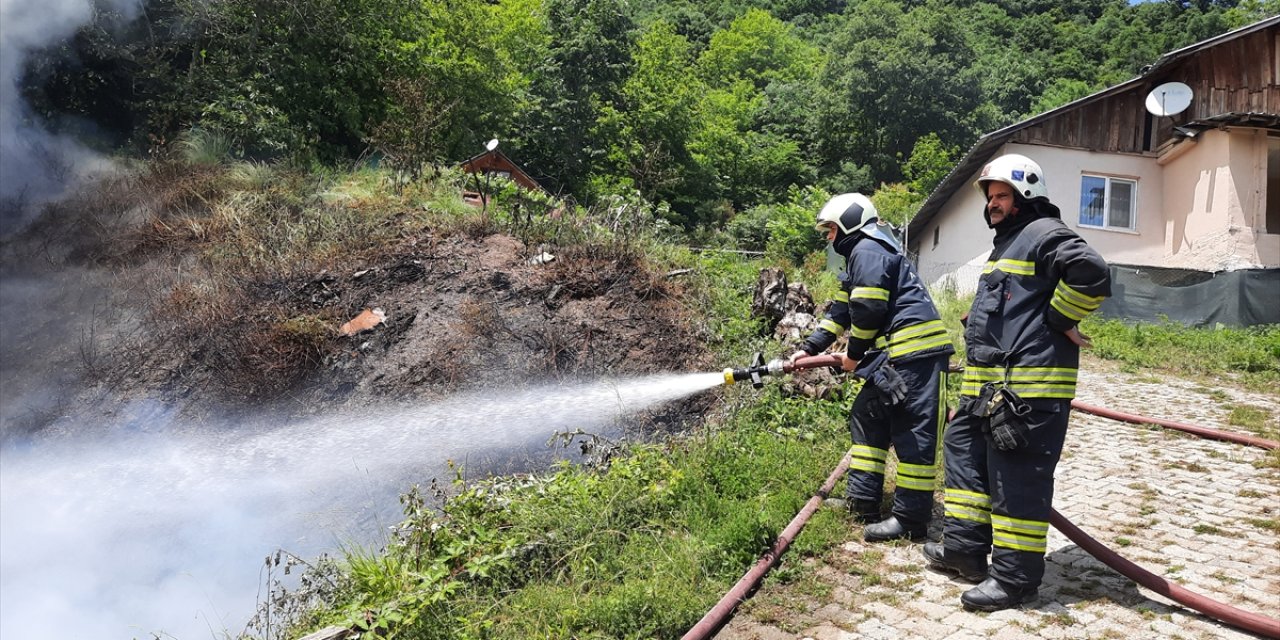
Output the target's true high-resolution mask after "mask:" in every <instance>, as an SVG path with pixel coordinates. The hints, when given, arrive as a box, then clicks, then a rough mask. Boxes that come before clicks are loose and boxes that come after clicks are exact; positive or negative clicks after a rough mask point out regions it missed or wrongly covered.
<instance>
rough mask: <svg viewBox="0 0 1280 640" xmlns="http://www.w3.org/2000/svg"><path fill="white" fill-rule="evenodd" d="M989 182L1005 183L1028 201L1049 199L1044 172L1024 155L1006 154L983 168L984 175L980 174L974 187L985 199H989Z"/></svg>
mask: <svg viewBox="0 0 1280 640" xmlns="http://www.w3.org/2000/svg"><path fill="white" fill-rule="evenodd" d="M988 182H1003V183H1005V184H1007V185H1009V186H1010V187H1012V188H1013V190H1014V191H1015V192H1017V193H1018V194H1019V195H1021V196H1022V197H1024V198H1026V199H1027V200H1035V199H1036V198H1044V199H1045V200H1048V199H1049V186H1048V185H1047V184H1045V181H1044V171H1042V170H1041V169H1040V165H1038V164H1036V161H1035V160H1032V159H1031V158H1028V157H1026V156H1024V155H1019V154H1016V153H1009V154H1005V155H1003V156H1000V157H999V158H996V159H995V160H992V161H991V162H988V163H987V164H986V166H984V167H982V173H979V174H978V179H977V180H976V181H974V183H973V186H974V187H976V188H977V189H978V191H979V192H980V193H981V194H982V197H983V198H984V199H985V198H986V197H987V185H986V183H988Z"/></svg>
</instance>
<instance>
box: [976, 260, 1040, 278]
mask: <svg viewBox="0 0 1280 640" xmlns="http://www.w3.org/2000/svg"><path fill="white" fill-rule="evenodd" d="M996 270H1000V271H1003V272H1005V273H1012V274H1014V275H1019V276H1034V275H1035V274H1036V263H1035V262H1033V261H1031V260H1013V259H1011V258H1001V259H999V260H988V261H987V266H985V267H983V269H982V274H983V275H986V274H988V273H991V272H992V271H996Z"/></svg>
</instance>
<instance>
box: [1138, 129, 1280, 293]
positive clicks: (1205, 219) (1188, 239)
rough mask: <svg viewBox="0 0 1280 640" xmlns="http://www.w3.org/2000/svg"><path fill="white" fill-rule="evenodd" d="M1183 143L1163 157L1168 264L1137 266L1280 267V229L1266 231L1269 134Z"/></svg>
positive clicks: (1225, 134) (1210, 134)
mask: <svg viewBox="0 0 1280 640" xmlns="http://www.w3.org/2000/svg"><path fill="white" fill-rule="evenodd" d="M1178 147H1179V148H1175V149H1173V150H1170V151H1168V152H1166V153H1165V155H1164V156H1163V157H1162V158H1161V162H1162V163H1164V174H1165V176H1164V184H1165V188H1164V197H1165V201H1166V203H1167V204H1168V206H1166V207H1165V210H1164V215H1165V253H1164V256H1163V258H1164V262H1159V263H1139V264H1158V265H1160V266H1169V267H1182V268H1189V269H1202V270H1205V271H1224V270H1234V269H1244V268H1256V267H1277V266H1280V234H1277V233H1267V229H1266V219H1265V215H1266V199H1267V197H1268V196H1267V173H1266V172H1267V139H1266V134H1265V132H1262V131H1254V130H1247V129H1235V130H1231V129H1228V130H1226V131H1220V130H1209V131H1205V132H1203V133H1201V134H1200V135H1198V136H1196V137H1195V138H1194V139H1193V140H1186V141H1183V142H1181V143H1179V144H1178ZM1184 148H1185V150H1184ZM1271 197H1280V194H1272V195H1271ZM1275 231H1280V229H1277V230H1275Z"/></svg>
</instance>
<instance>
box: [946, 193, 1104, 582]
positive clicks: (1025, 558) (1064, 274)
mask: <svg viewBox="0 0 1280 640" xmlns="http://www.w3.org/2000/svg"><path fill="white" fill-rule="evenodd" d="M1043 205H1045V206H1044V207H1043V211H1045V212H1047V213H1046V214H1044V215H1043V217H1038V218H1035V219H1033V220H1032V221H1030V222H1026V221H1019V223H1018V224H1017V225H1016V226H1013V227H1012V228H1007V229H1003V230H1002V229H1000V227H999V226H997V227H996V229H997V236H996V242H995V248H994V249H993V250H992V252H991V258H990V259H989V260H988V261H987V264H986V267H985V268H984V269H983V275H982V278H981V280H980V281H979V283H978V291H977V294H976V297H975V298H974V301H973V307H972V308H971V309H970V311H969V316H968V319H967V322H966V327H965V334H964V337H965V347H966V362H965V373H964V383H963V385H962V388H961V402H960V407H959V409H958V411H957V413H956V417H955V419H954V420H953V421H952V422H951V424H950V425H949V426H948V427H947V431H946V437H945V439H944V441H945V442H944V451H945V459H946V492H945V499H944V502H945V514H946V515H945V519H944V527H943V528H944V536H945V538H944V544H945V546H946V549H947V551H946V553H947V554H948V555H951V554H956V555H968V556H978V555H981V556H985V555H986V554H987V552H988V550H991V549H992V547H993V546H994V550H993V551H992V561H991V575H992V576H993V577H995V578H996V579H997V580H999V581H1001V582H1003V583H1005V584H1008V585H1011V586H1014V587H1017V588H1024V589H1026V588H1035V587H1037V586H1039V584H1040V581H1041V579H1042V578H1043V576H1044V553H1045V550H1046V546H1045V539H1046V535H1047V534H1048V530H1049V522H1048V520H1049V511H1050V506H1051V502H1052V498H1053V470H1054V467H1055V466H1056V465H1057V462H1058V458H1059V456H1060V455H1061V454H1062V445H1063V441H1064V439H1065V437H1066V430H1067V420H1068V416H1069V413H1070V409H1071V405H1070V403H1071V399H1072V398H1073V397H1075V391H1076V374H1077V372H1078V370H1079V366H1080V349H1079V347H1078V346H1077V345H1075V344H1074V343H1072V342H1071V340H1070V339H1068V338H1067V336H1066V335H1064V333H1063V332H1064V331H1066V330H1068V329H1070V328H1071V327H1073V326H1075V325H1076V324H1077V323H1078V322H1079V321H1080V320H1081V319H1082V318H1084V317H1085V316H1086V315H1088V314H1089V313H1091V312H1092V311H1094V310H1095V309H1097V308H1098V306H1099V305H1100V304H1101V303H1102V300H1103V298H1105V297H1106V296H1109V295H1110V294H1111V284H1110V283H1111V281H1110V276H1109V273H1108V269H1107V264H1106V262H1105V261H1103V259H1102V257H1101V256H1099V255H1098V253H1097V252H1095V251H1094V250H1093V249H1092V248H1091V247H1089V245H1088V244H1086V243H1085V242H1084V240H1083V239H1081V238H1080V237H1079V236H1077V235H1076V234H1075V233H1074V232H1073V231H1071V230H1070V229H1069V228H1067V226H1066V225H1065V224H1064V223H1063V222H1062V221H1061V220H1060V219H1058V217H1057V215H1056V214H1057V208H1056V207H1053V206H1052V205H1048V204H1047V203H1043ZM1033 215H1034V214H1033ZM987 383H996V384H997V385H998V386H1007V388H1009V389H1010V390H1012V391H1013V392H1015V393H1016V394H1018V395H1019V396H1021V398H1022V399H1023V400H1025V401H1026V404H1028V405H1030V407H1031V408H1032V410H1031V412H1030V413H1029V414H1028V415H1027V416H1026V417H1025V425H1026V426H1027V427H1028V428H1029V435H1028V437H1027V440H1028V442H1027V444H1026V445H1025V446H1022V447H1021V448H1018V449H1016V450H1000V449H997V448H996V447H995V446H993V443H992V440H991V438H990V436H989V434H988V431H989V429H990V423H989V419H988V418H984V417H982V416H980V415H978V414H979V412H980V411H979V409H980V408H979V407H977V405H979V404H982V403H980V402H979V401H978V396H979V395H980V394H981V392H982V387H983V385H984V384H987Z"/></svg>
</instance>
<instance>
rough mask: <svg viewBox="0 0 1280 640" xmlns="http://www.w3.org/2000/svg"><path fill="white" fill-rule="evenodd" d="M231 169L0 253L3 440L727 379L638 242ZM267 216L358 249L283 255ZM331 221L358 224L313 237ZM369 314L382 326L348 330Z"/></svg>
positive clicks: (89, 205) (52, 215)
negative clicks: (668, 377) (517, 224)
mask: <svg viewBox="0 0 1280 640" xmlns="http://www.w3.org/2000/svg"><path fill="white" fill-rule="evenodd" d="M227 173H228V172H227V170H221V171H220V170H213V169H208V168H195V169H194V170H193V171H191V172H187V173H184V172H181V171H178V170H176V169H175V168H174V167H172V166H169V167H161V166H157V167H154V168H152V169H150V170H149V171H148V172H146V173H144V174H142V175H140V176H132V177H129V178H115V179H111V180H105V181H102V182H100V183H98V184H97V185H95V186H93V187H89V188H86V189H85V190H83V191H82V192H80V193H79V194H77V195H76V196H74V197H72V198H69V199H67V200H64V201H63V202H62V203H60V204H58V205H56V206H53V207H50V208H49V209H48V210H46V212H45V214H44V217H43V218H41V219H40V220H39V221H38V222H37V223H36V224H33V225H32V226H30V227H29V228H28V229H27V230H26V231H25V232H23V233H21V234H19V235H16V236H13V237H10V238H9V239H7V240H6V241H5V242H4V246H3V263H2V265H0V269H2V271H0V273H3V274H4V283H5V285H6V286H5V289H6V291H5V305H4V306H5V307H6V308H5V309H4V315H5V318H4V319H5V326H6V329H5V336H4V337H5V339H4V341H3V342H4V344H3V349H4V360H5V362H6V366H5V374H4V377H5V380H3V382H4V383H5V387H6V389H9V391H7V392H6V394H5V395H6V402H5V404H6V405H7V407H6V411H5V419H4V422H5V424H4V432H5V435H6V437H11V436H13V435H15V434H30V433H35V432H39V431H41V430H43V429H46V428H49V427H50V426H52V425H57V424H59V423H60V422H61V421H63V420H65V419H66V418H67V417H68V416H69V415H70V414H72V413H84V412H88V411H105V412H107V413H110V412H113V411H117V410H119V408H120V407H121V406H123V404H125V403H128V402H130V401H136V400H140V399H146V400H148V401H156V402H159V403H161V404H162V405H163V406H164V407H165V408H166V410H172V411H176V412H178V413H179V414H180V415H185V416H188V417H199V416H201V415H205V414H210V413H217V414H224V415H225V414H236V413H241V412H245V413H248V412H255V411H264V410H270V411H273V412H283V413H286V414H292V415H303V414H313V413H321V412H325V411H327V410H329V409H332V408H334V407H337V406H346V407H352V406H355V407H358V406H362V405H366V404H373V403H378V402H385V401H388V400H407V399H418V398H435V397H442V396H445V395H448V394H451V393H454V392H457V391H459V390H463V389H472V388H477V387H494V386H499V385H520V384H526V383H529V382H531V381H536V382H546V381H548V380H569V379H583V378H591V377H596V376H602V375H609V376H624V375H638V374H647V373H658V372H684V371H694V370H711V369H712V368H714V367H713V364H712V363H711V362H710V360H711V358H710V356H709V354H708V351H707V350H706V349H705V346H704V345H705V344H706V342H707V337H708V336H707V335H705V333H706V332H705V330H704V329H702V328H700V326H699V325H698V324H697V322H696V321H695V320H694V319H693V318H695V317H696V314H693V313H691V312H690V310H691V308H692V305H694V304H696V302H693V301H692V300H691V298H690V292H689V291H688V290H687V289H686V288H685V287H684V286H683V283H682V281H681V280H680V278H678V277H668V276H667V274H666V271H665V269H664V268H663V267H661V266H660V265H656V264H655V263H654V261H652V260H650V259H649V258H648V257H647V256H646V255H645V254H644V252H643V250H642V249H640V248H639V245H637V244H634V243H630V242H627V241H625V239H624V240H619V239H618V238H616V237H615V238H613V239H611V240H610V241H608V242H599V241H597V242H590V241H588V242H584V243H566V244H561V245H557V244H549V243H546V242H537V243H536V244H535V243H534V241H535V240H537V239H538V237H537V235H536V234H532V233H529V232H528V229H527V228H526V229H523V230H522V229H512V228H511V227H510V226H509V225H506V226H505V227H504V225H503V224H502V223H501V218H499V217H497V216H496V215H495V214H494V212H492V211H483V212H482V211H476V210H470V209H469V208H458V207H457V206H456V205H454V206H455V208H454V209H453V210H452V211H451V212H449V213H447V214H441V215H435V216H423V215H422V214H421V210H422V208H423V205H420V204H418V203H413V202H410V201H409V199H407V198H405V197H404V196H399V197H387V196H381V195H379V196H370V197H367V198H365V199H363V200H356V201H355V202H352V201H351V199H350V198H346V199H344V200H342V201H340V202H338V203H334V202H328V201H325V200H323V199H322V198H319V197H308V196H302V197H299V198H297V199H290V198H285V197H284V196H283V195H281V194H280V193H279V192H280V191H281V190H282V187H278V186H273V184H274V183H271V182H268V183H267V184H266V185H265V186H260V187H258V188H257V190H256V191H250V190H247V189H245V188H244V185H242V184H240V185H237V183H235V182H234V181H231V179H229V178H228V175H227ZM288 178H289V176H285V177H284V178H282V179H288ZM229 185H231V186H229ZM293 186H296V185H293ZM326 188H328V189H330V190H331V189H332V186H331V185H330V186H328V187H326ZM447 188H448V185H445V186H444V187H443V189H447ZM317 190H318V189H317ZM246 194H247V195H246ZM435 197H440V196H439V194H438V193H437V194H435ZM273 199H274V200H279V201H278V202H273ZM455 199H457V198H456V196H455ZM263 201H266V204H263ZM237 203H239V204H237ZM237 206H239V207H240V208H239V209H237ZM246 210H247V211H248V212H247V213H246ZM255 210H256V211H257V213H254V212H255ZM263 211H266V213H267V214H268V215H267V218H270V217H282V218H283V220H281V221H279V222H280V223H281V224H285V225H294V226H298V227H299V228H301V229H303V230H304V231H303V233H317V234H319V233H324V234H329V235H339V236H342V235H343V234H345V236H344V237H339V238H337V239H336V240H333V241H326V242H323V243H321V242H318V241H316V240H314V239H312V240H310V241H309V242H310V246H311V247H312V248H314V249H316V251H315V252H314V253H312V254H307V253H304V251H305V249H306V247H302V248H301V249H300V248H299V247H297V246H288V247H286V246H278V247H273V246H271V245H270V243H271V242H272V241H273V238H276V237H278V236H276V235H273V234H272V232H268V231H267V230H265V229H261V228H257V227H258V226H261V225H266V224H268V223H270V222H272V220H270V219H261V218H263V213H262V212H263ZM227 216H239V217H240V218H242V219H240V220H233V221H232V222H228V221H227V220H225V218H226V217H227ZM309 217H310V218H317V217H318V218H320V219H321V220H322V222H309V221H308V218H309ZM244 218H249V219H244ZM334 219H337V220H343V221H345V222H344V224H347V225H350V229H328V230H324V231H307V230H308V229H315V228H316V227H319V226H321V225H322V224H323V221H327V220H334ZM406 220H412V223H411V224H406ZM442 220H443V221H444V222H443V223H442V222H441V221H442ZM570 223H571V221H565V222H563V223H559V224H570ZM522 231H523V233H522ZM274 233H277V234H278V233H279V232H278V231H277V232H274ZM562 235H563V234H562ZM520 236H524V237H523V238H522V237H520ZM288 242H293V241H292V240H288V239H286V240H285V241H283V243H288ZM283 243H282V244H283ZM255 252H256V253H255ZM228 254H231V255H232V256H233V257H232V258H228V257H227V255H228ZM250 254H252V255H253V257H254V259H253V260H250V259H248V258H246V257H245V256H248V255H250ZM259 254H263V255H269V256H270V258H271V259H269V260H267V259H262V258H260V257H258V256H259ZM536 256H541V258H540V259H536V260H535V259H533V258H535V257H536ZM552 256H553V257H552ZM365 309H371V310H372V309H376V310H378V311H379V312H380V313H381V314H384V317H385V320H384V322H382V323H381V324H379V325H377V326H374V327H372V328H370V329H366V330H363V331H360V332H357V333H355V334H354V335H347V334H346V333H344V332H343V331H341V330H340V328H341V327H342V326H343V324H344V323H346V322H347V321H348V320H351V319H352V318H354V317H356V316H357V315H359V314H360V313H361V312H362V311H363V310H365ZM712 401H713V399H711V398H701V399H696V400H693V401H691V402H690V403H686V404H684V405H681V406H677V407H671V408H668V409H667V410H665V412H664V413H663V414H662V415H659V416H657V417H656V422H658V423H664V422H672V421H675V422H682V421H683V419H684V418H686V417H691V416H697V415H699V414H700V413H701V412H702V411H703V410H705V409H706V408H707V406H708V405H709V403H710V402H712ZM90 407H92V409H91V408H90Z"/></svg>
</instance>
